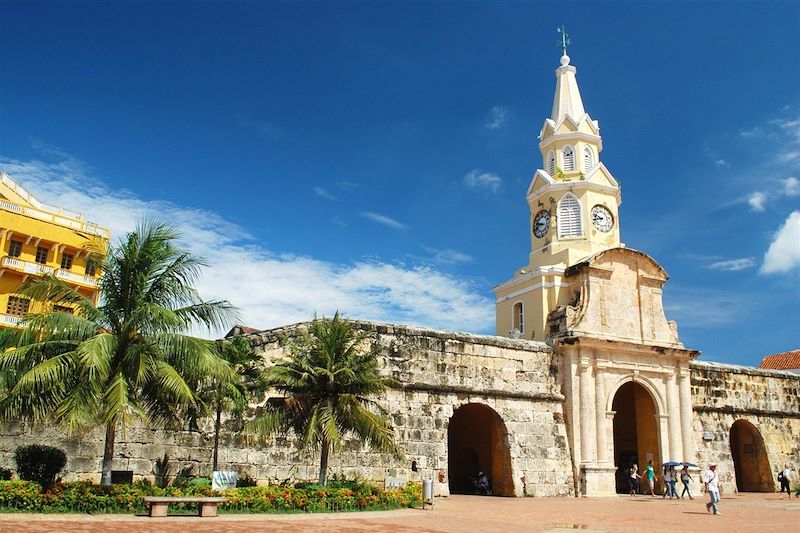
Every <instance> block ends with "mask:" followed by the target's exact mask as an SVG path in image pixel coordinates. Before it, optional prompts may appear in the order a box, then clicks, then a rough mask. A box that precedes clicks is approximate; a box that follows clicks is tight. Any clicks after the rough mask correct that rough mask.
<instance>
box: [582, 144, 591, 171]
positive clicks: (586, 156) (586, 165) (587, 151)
mask: <svg viewBox="0 0 800 533" xmlns="http://www.w3.org/2000/svg"><path fill="white" fill-rule="evenodd" d="M593 168H594V154H593V153H592V149H591V148H589V147H588V146H587V147H586V148H584V149H583V169H584V171H586V172H589V171H590V170H592V169H593Z"/></svg>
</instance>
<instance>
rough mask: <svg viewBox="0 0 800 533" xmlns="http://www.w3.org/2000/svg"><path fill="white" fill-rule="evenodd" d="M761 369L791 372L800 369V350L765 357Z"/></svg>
mask: <svg viewBox="0 0 800 533" xmlns="http://www.w3.org/2000/svg"><path fill="white" fill-rule="evenodd" d="M758 366H759V367H760V368H773V369H775V370H789V369H795V368H800V350H791V351H789V352H783V353H776V354H774V355H768V356H766V357H764V360H763V361H761V364H760V365H758Z"/></svg>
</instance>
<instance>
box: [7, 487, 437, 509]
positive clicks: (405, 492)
mask: <svg viewBox="0 0 800 533" xmlns="http://www.w3.org/2000/svg"><path fill="white" fill-rule="evenodd" d="M364 485H366V484H364ZM211 495H219V496H225V497H227V498H228V501H227V502H225V503H224V504H221V505H220V508H219V510H220V513H303V512H335V511H367V510H379V509H398V508H402V507H413V506H415V505H419V504H420V502H421V501H422V487H421V486H420V485H419V484H407V485H406V486H404V487H403V488H401V489H400V490H394V491H384V490H381V489H379V488H377V487H374V486H370V487H369V490H352V489H349V488H330V487H321V488H316V489H311V488H309V489H305V490H302V489H295V488H290V487H280V486H267V487H245V488H236V489H229V490H225V491H218V492H216V493H215V492H213V491H212V490H211V489H210V488H209V487H205V486H189V487H185V488H179V487H174V486H172V487H167V488H160V487H157V486H153V485H149V484H145V483H141V482H137V483H132V484H125V485H111V486H109V487H102V486H99V485H95V484H93V483H89V482H74V483H57V484H55V485H53V486H52V487H51V488H50V490H43V489H42V487H41V486H40V485H39V484H38V483H35V482H29V481H0V512H44V513H64V512H72V513H75V512H78V513H144V512H146V511H147V509H146V505H145V504H144V501H143V497H144V496H211ZM181 511H186V512H195V511H196V506H195V505H193V504H190V505H170V512H174V513H180V512H181Z"/></svg>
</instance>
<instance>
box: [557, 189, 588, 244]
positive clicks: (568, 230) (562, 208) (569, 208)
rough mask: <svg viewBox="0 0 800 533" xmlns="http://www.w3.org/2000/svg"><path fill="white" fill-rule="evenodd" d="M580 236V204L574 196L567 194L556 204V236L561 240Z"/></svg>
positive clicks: (581, 232) (581, 228)
mask: <svg viewBox="0 0 800 533" xmlns="http://www.w3.org/2000/svg"><path fill="white" fill-rule="evenodd" d="M581 235H583V227H582V225H581V204H580V203H579V202H578V199H577V198H576V197H575V195H574V194H570V193H567V194H565V195H564V197H563V198H562V199H561V201H560V202H559V203H558V236H559V238H562V239H563V238H564V237H580V236H581Z"/></svg>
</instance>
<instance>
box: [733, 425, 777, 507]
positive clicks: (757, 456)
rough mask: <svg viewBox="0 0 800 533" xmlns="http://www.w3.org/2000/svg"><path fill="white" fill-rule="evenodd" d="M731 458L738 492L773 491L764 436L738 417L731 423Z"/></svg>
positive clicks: (773, 485) (773, 484) (773, 486)
mask: <svg viewBox="0 0 800 533" xmlns="http://www.w3.org/2000/svg"><path fill="white" fill-rule="evenodd" d="M730 447H731V459H733V470H734V473H735V475H736V488H737V490H738V491H739V492H775V482H774V481H773V479H772V477H773V474H772V468H771V467H770V464H769V456H768V455H767V448H766V445H765V444H764V438H763V437H762V436H761V432H760V431H759V430H758V428H757V427H756V425H755V424H753V423H752V422H750V421H749V420H746V419H744V418H740V419H739V420H736V421H735V422H734V423H733V424H731V430H730Z"/></svg>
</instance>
